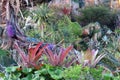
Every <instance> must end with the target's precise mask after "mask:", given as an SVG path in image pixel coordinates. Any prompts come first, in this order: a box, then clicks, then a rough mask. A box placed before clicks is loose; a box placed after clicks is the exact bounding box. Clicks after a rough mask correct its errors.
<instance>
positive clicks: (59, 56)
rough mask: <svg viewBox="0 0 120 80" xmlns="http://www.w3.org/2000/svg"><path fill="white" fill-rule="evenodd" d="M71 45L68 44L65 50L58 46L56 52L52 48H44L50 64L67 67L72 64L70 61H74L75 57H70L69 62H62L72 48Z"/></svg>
mask: <svg viewBox="0 0 120 80" xmlns="http://www.w3.org/2000/svg"><path fill="white" fill-rule="evenodd" d="M72 48H73V47H72V46H69V47H68V48H66V49H65V50H64V49H63V48H61V47H60V50H59V52H56V51H54V50H51V49H49V48H46V53H45V54H46V56H47V58H48V61H49V63H50V64H51V65H52V66H65V67H69V66H70V65H72V63H73V62H74V61H75V57H73V58H71V60H70V61H69V62H64V60H65V59H66V57H67V56H68V53H69V52H70V51H71V50H72ZM67 61H68V60H67Z"/></svg>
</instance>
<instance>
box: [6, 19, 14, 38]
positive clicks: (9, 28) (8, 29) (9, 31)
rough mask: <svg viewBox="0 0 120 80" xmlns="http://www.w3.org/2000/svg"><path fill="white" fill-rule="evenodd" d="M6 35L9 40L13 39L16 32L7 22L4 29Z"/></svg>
mask: <svg viewBox="0 0 120 80" xmlns="http://www.w3.org/2000/svg"><path fill="white" fill-rule="evenodd" d="M6 32H7V35H8V37H10V38H13V37H15V36H16V31H15V28H14V25H13V24H12V23H11V22H9V21H8V22H7V29H6Z"/></svg>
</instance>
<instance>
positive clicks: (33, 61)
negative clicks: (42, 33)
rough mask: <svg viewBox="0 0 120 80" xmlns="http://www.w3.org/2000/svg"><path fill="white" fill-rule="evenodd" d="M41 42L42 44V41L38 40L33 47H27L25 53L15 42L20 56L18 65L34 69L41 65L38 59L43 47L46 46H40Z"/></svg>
mask: <svg viewBox="0 0 120 80" xmlns="http://www.w3.org/2000/svg"><path fill="white" fill-rule="evenodd" d="M42 44H43V43H42V42H39V43H38V44H37V45H36V46H35V47H30V48H29V49H28V53H25V52H24V51H23V50H22V49H21V48H20V47H19V46H18V43H17V42H15V44H14V46H15V49H16V50H17V52H18V53H19V56H20V58H21V62H20V65H21V66H22V67H30V68H35V69H39V68H40V67H41V65H42V64H41V63H39V60H40V57H41V56H42V54H43V52H44V49H45V48H46V47H47V45H45V46H44V47H42V48H40V46H42ZM18 64H19V63H18Z"/></svg>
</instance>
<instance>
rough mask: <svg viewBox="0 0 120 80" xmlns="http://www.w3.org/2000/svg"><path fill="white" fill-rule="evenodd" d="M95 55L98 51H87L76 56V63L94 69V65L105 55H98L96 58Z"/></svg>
mask: <svg viewBox="0 0 120 80" xmlns="http://www.w3.org/2000/svg"><path fill="white" fill-rule="evenodd" d="M97 54H98V50H94V49H93V50H91V49H87V51H86V52H85V53H84V52H81V54H77V61H78V63H79V64H82V65H83V66H90V67H95V66H96V64H97V63H98V62H99V61H100V60H101V59H102V58H103V57H105V55H106V54H100V55H99V56H97Z"/></svg>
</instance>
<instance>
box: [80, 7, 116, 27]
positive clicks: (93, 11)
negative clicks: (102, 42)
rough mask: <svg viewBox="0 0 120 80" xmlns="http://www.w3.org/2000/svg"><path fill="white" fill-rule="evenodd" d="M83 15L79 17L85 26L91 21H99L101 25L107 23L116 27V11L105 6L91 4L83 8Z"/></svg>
mask: <svg viewBox="0 0 120 80" xmlns="http://www.w3.org/2000/svg"><path fill="white" fill-rule="evenodd" d="M81 14H82V15H81V16H80V18H79V19H78V20H79V21H80V23H81V24H82V25H83V26H84V25H87V24H88V23H91V22H96V21H97V22H99V23H100V24H101V25H107V26H108V27H109V28H111V29H114V27H115V20H116V13H114V12H113V11H111V10H110V9H109V8H107V7H104V6H91V7H86V8H85V9H82V10H81Z"/></svg>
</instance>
